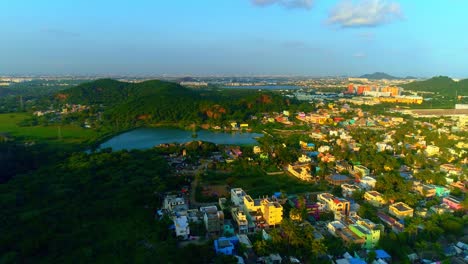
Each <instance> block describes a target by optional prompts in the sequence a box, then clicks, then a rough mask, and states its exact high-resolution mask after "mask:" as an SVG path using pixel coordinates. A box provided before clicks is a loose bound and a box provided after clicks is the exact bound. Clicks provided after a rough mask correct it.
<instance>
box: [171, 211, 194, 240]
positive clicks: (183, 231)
mask: <svg viewBox="0 0 468 264" xmlns="http://www.w3.org/2000/svg"><path fill="white" fill-rule="evenodd" d="M173 220H174V225H175V231H176V236H177V237H182V238H183V239H188V236H189V235H190V226H189V221H188V218H187V216H185V215H183V216H174V218H173Z"/></svg>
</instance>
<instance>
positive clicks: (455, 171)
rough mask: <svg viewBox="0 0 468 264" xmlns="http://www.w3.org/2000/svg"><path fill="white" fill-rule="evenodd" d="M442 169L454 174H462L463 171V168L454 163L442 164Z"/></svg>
mask: <svg viewBox="0 0 468 264" xmlns="http://www.w3.org/2000/svg"><path fill="white" fill-rule="evenodd" d="M440 171H441V172H445V173H447V174H453V175H460V174H461V173H462V169H461V168H460V167H456V166H454V165H453V164H442V165H440Z"/></svg>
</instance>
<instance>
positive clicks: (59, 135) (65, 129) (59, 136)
mask: <svg viewBox="0 0 468 264" xmlns="http://www.w3.org/2000/svg"><path fill="white" fill-rule="evenodd" d="M29 117H30V115H29V114H26V113H9V114H0V133H6V134H8V135H10V136H13V137H17V138H21V139H25V140H45V141H49V142H56V143H60V142H64V143H83V142H85V141H87V140H89V139H93V138H96V137H97V136H98V134H97V133H96V132H95V131H93V130H91V129H85V128H82V127H79V126H74V125H63V126H60V127H59V126H58V125H51V126H33V127H21V126H19V125H18V123H20V122H21V121H22V120H25V119H26V118H29Z"/></svg>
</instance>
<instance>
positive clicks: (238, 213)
mask: <svg viewBox="0 0 468 264" xmlns="http://www.w3.org/2000/svg"><path fill="white" fill-rule="evenodd" d="M231 214H232V219H233V220H234V221H235V222H236V224H237V228H238V229H239V234H246V233H247V232H248V229H249V223H248V221H247V215H246V214H245V213H244V211H242V210H239V208H237V207H234V208H232V209H231Z"/></svg>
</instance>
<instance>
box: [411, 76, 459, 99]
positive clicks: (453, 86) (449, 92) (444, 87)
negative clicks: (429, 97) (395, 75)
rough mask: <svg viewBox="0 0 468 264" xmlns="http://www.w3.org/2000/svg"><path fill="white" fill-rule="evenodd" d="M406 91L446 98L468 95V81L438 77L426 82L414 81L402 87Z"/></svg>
mask: <svg viewBox="0 0 468 264" xmlns="http://www.w3.org/2000/svg"><path fill="white" fill-rule="evenodd" d="M402 87H403V88H405V89H406V90H411V91H426V92H434V93H439V94H441V95H445V96H453V97H455V96H456V95H462V96H467V95H468V79H464V80H460V81H458V82H456V81H454V80H452V79H451V78H449V77H447V76H437V77H432V78H431V79H428V80H424V81H414V82H411V83H408V84H404V85H402Z"/></svg>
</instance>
